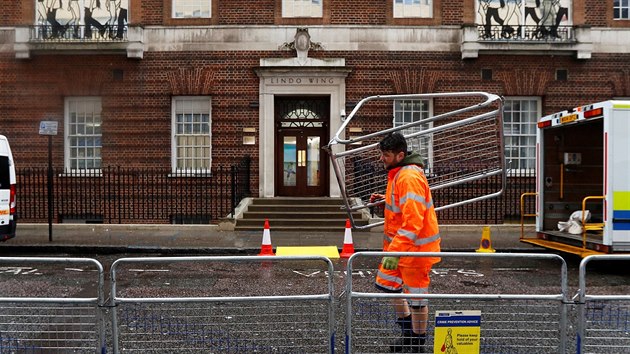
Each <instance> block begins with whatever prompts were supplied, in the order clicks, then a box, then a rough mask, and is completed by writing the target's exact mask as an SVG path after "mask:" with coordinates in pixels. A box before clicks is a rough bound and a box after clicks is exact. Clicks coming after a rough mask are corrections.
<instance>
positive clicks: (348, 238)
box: [339, 219, 354, 258]
mask: <svg viewBox="0 0 630 354" xmlns="http://www.w3.org/2000/svg"><path fill="white" fill-rule="evenodd" d="M353 253H354V245H353V244H352V229H351V228H350V219H346V232H345V234H344V235H343V249H342V250H341V254H340V255H339V257H341V258H350V256H352V254H353Z"/></svg>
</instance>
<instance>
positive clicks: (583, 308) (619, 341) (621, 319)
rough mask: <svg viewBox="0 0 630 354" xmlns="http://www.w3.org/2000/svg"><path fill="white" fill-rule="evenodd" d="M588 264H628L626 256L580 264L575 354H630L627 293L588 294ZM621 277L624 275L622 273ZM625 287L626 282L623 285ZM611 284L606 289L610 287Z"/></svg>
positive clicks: (603, 257)
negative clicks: (603, 262) (609, 262)
mask: <svg viewBox="0 0 630 354" xmlns="http://www.w3.org/2000/svg"><path fill="white" fill-rule="evenodd" d="M592 261H600V262H602V261H613V262H620V261H626V262H628V261H630V255H597V256H588V257H586V258H584V259H583V260H582V262H581V263H580V273H579V292H578V295H579V297H578V313H579V327H578V337H577V347H578V348H577V352H578V353H629V352H630V294H629V293H628V292H627V291H628V290H627V289H628V287H627V286H622V287H618V289H620V290H618V291H619V292H621V293H617V294H611V293H610V291H607V294H590V293H589V292H588V290H589V289H588V287H587V285H586V276H587V275H588V274H587V271H586V268H587V265H589V264H590V263H591V262H592ZM623 276H624V277H625V276H626V274H623ZM626 284H627V283H626ZM612 285H613V284H611V287H610V289H613V288H614V287H613V286H612Z"/></svg>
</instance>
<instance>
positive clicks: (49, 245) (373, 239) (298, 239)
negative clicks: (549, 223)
mask: <svg viewBox="0 0 630 354" xmlns="http://www.w3.org/2000/svg"><path fill="white" fill-rule="evenodd" d="M484 226H489V228H490V235H489V237H488V239H489V241H490V242H489V243H490V245H489V246H490V247H489V248H490V249H494V250H496V251H497V252H536V251H541V250H542V249H541V248H538V247H535V246H532V245H529V244H525V243H522V242H520V241H519V238H520V236H521V225H520V224H502V225H440V234H441V237H442V243H441V246H442V251H446V252H449V251H450V252H471V251H475V250H476V249H478V248H480V247H481V240H482V231H483V227H484ZM381 230H382V228H381ZM524 232H525V235H528V236H531V235H533V233H534V227H533V225H525V226H524ZM262 236H263V228H262V225H261V229H260V231H234V230H229V229H226V228H225V227H222V226H221V225H168V224H164V225H162V224H160V225H153V224H152V225H146V224H53V225H52V233H51V232H50V230H49V225H48V224H27V223H19V224H18V226H17V232H16V237H15V238H13V239H10V240H7V241H5V242H2V243H0V252H1V253H2V254H4V255H8V254H10V253H11V252H32V253H88V254H89V253H130V252H139V253H146V252H155V253H187V254H190V253H199V254H241V255H254V254H257V253H258V252H259V251H260V249H261V244H262ZM270 236H271V244H272V247H273V248H274V249H276V248H277V247H279V246H337V248H338V249H339V250H340V251H341V249H342V248H343V244H344V232H309V231H274V230H273V225H272V226H271V228H270ZM382 237H383V236H382V231H380V230H374V231H357V230H355V231H352V245H353V247H354V250H355V251H356V252H359V251H381V247H382V239H383V238H382ZM486 248H488V247H486Z"/></svg>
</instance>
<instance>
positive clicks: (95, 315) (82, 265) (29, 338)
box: [0, 257, 106, 353]
mask: <svg viewBox="0 0 630 354" xmlns="http://www.w3.org/2000/svg"><path fill="white" fill-rule="evenodd" d="M0 264H1V265H2V266H3V267H2V269H3V270H5V271H6V270H7V269H8V270H10V271H11V272H9V273H6V272H3V273H4V274H3V275H4V276H5V277H6V276H11V274H13V275H15V274H21V277H20V278H15V277H14V278H13V279H2V284H3V286H2V297H0V304H1V306H0V352H2V353H104V352H105V349H106V343H105V325H104V320H103V319H104V317H103V313H102V309H103V304H104V299H105V297H104V295H103V294H104V272H103V266H102V265H101V264H100V263H99V262H98V261H96V260H94V259H89V258H46V257H0ZM42 267H44V268H42ZM68 267H73V269H77V268H79V271H80V272H75V274H73V276H72V277H68V276H65V277H64V276H63V275H62V276H61V277H52V276H51V274H53V273H55V272H57V273H64V272H67V271H69V270H68ZM29 275H30V276H37V277H38V281H36V282H26V281H20V280H17V279H22V280H24V277H28V276H29ZM3 278H4V277H3ZM59 278H61V279H65V280H64V281H61V282H60V281H59V280H58V279H59ZM80 283H81V284H82V285H83V286H78V284H80ZM84 288H87V289H90V291H83V289H84Z"/></svg>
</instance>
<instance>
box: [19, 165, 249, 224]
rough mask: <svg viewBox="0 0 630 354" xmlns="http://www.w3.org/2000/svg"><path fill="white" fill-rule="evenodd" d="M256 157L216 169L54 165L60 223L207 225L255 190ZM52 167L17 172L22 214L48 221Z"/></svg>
mask: <svg viewBox="0 0 630 354" xmlns="http://www.w3.org/2000/svg"><path fill="white" fill-rule="evenodd" d="M249 169H250V158H249V157H246V158H244V159H243V161H242V162H240V163H238V164H236V165H234V166H219V167H217V168H215V169H213V170H212V171H211V172H202V173H195V174H194V175H191V174H187V173H167V172H164V171H162V170H149V169H142V170H140V169H130V168H122V167H105V168H103V169H101V170H100V171H96V172H86V171H82V172H70V171H65V170H54V173H53V181H52V185H53V189H52V190H53V192H52V196H53V198H52V200H53V202H52V206H51V207H52V210H53V215H54V218H55V220H54V222H57V223H62V222H87V223H114V224H116V223H118V224H131V223H156V224H165V223H171V224H207V223H212V222H216V221H218V220H220V219H222V218H225V217H227V216H228V215H230V214H232V215H233V214H234V209H235V207H236V204H238V202H240V200H241V199H242V198H244V197H246V196H249V195H250V188H249V182H250V179H249V175H250V172H249ZM47 172H48V170H47V169H46V168H28V169H21V170H18V171H17V193H16V194H17V203H18V216H19V218H20V221H22V222H35V223H37V222H47V218H48V209H49V206H48V189H47V186H48V179H47Z"/></svg>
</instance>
